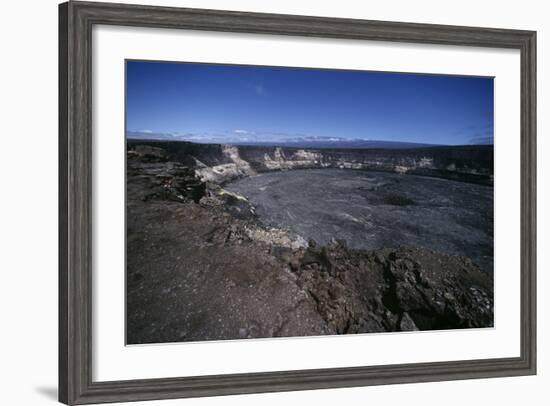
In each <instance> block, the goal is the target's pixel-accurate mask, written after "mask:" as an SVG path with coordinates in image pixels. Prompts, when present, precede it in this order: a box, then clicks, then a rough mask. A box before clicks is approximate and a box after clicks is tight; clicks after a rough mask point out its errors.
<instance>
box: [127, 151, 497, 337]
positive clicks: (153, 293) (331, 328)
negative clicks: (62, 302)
mask: <svg viewBox="0 0 550 406" xmlns="http://www.w3.org/2000/svg"><path fill="white" fill-rule="evenodd" d="M185 162H186V161H185V159H179V160H177V161H170V160H169V154H168V153H167V152H166V151H165V150H163V149H162V148H158V147H153V146H144V147H142V148H138V149H131V150H130V151H129V152H128V161H127V317H128V319H127V341H128V343H129V344H136V343H157V342H174V341H201V340H223V339H239V338H253V337H256V338H257V337H288V336H308V335H325V334H349V333H369V332H390V331H412V330H432V329H454V328H476V327H490V326H492V325H493V288H492V286H493V281H492V276H491V275H487V274H485V273H483V272H481V271H480V270H479V268H478V267H477V266H476V265H475V264H474V263H472V261H470V260H469V259H467V258H464V257H458V256H449V255H444V254H441V253H437V252H433V251H430V250H427V249H423V248H418V247H395V248H386V249H381V250H371V251H366V250H353V249H350V248H348V247H346V245H345V244H344V243H343V242H338V241H336V240H335V241H333V242H332V243H330V244H328V245H326V246H318V245H317V244H316V243H315V242H314V241H309V242H306V241H304V240H303V239H301V238H300V237H299V236H296V235H292V234H291V233H289V232H288V231H286V230H280V229H274V228H268V227H264V226H263V225H262V224H260V223H259V222H258V220H257V218H256V215H255V213H254V208H253V207H252V206H251V205H250V204H249V203H248V201H247V200H246V198H244V197H243V196H239V195H237V194H232V193H229V192H227V191H225V190H224V189H223V188H222V187H220V185H218V184H216V183H214V182H205V181H203V180H201V179H200V178H199V177H198V176H197V174H196V172H195V167H193V166H192V165H191V166H190V165H186V164H185Z"/></svg>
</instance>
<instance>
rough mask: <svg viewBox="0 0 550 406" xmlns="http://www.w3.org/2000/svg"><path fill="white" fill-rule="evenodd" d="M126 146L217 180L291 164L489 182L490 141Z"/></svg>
mask: <svg viewBox="0 0 550 406" xmlns="http://www.w3.org/2000/svg"><path fill="white" fill-rule="evenodd" d="M128 148H129V151H130V152H132V151H134V150H136V149H140V148H141V149H143V148H161V149H162V150H163V151H165V152H164V153H165V154H166V155H167V159H169V160H171V161H178V162H181V163H182V164H186V165H189V166H191V167H194V168H195V170H196V173H197V175H198V176H199V177H200V178H201V179H202V180H203V181H208V182H214V183H219V184H223V183H226V182H229V181H231V180H234V179H238V178H242V177H247V176H251V175H255V174H257V173H262V172H270V171H285V170H293V169H313V168H339V169H365V170H375V171H383V172H394V173H398V174H416V175H423V176H432V177H440V178H447V179H454V180H461V181H467V182H473V183H480V184H489V185H491V184H492V183H493V147H492V146H485V145H475V146H457V147H426V148H410V149H329V148H327V149H304V148H286V147H269V146H242V145H241V146H234V145H231V146H230V145H219V144H194V143H190V142H167V141H141V140H129V141H128Z"/></svg>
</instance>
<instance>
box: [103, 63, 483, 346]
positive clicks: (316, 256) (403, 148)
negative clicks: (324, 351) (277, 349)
mask: <svg viewBox="0 0 550 406" xmlns="http://www.w3.org/2000/svg"><path fill="white" fill-rule="evenodd" d="M125 65H126V66H125V69H126V79H125V80H126V84H125V86H126V87H125V89H126V90H125V97H126V100H125V109H126V113H125V114H126V117H125V121H126V134H125V136H126V343H127V344H128V345H131V344H152V343H169V342H190V341H210V340H241V339H250V338H274V337H303V336H326V335H336V334H364V333H398V332H411V331H422V330H453V329H474V328H476V329H477V328H492V327H493V324H494V317H493V302H494V301H493V299H494V298H493V291H494V289H493V288H494V286H493V280H494V269H493V181H494V178H493V176H494V168H493V161H494V160H493V153H494V78H493V77H479V76H461V75H441V74H428V73H402V72H377V71H362V70H338V69H319V68H308V67H303V68H302V67H278V66H252V65H229V64H208V63H193V62H181V61H178V62H172V61H147V60H126V62H125ZM114 136H116V135H114Z"/></svg>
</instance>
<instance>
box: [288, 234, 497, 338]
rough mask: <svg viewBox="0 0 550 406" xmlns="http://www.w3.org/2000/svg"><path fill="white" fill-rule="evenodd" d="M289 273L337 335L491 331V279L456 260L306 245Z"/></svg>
mask: <svg viewBox="0 0 550 406" xmlns="http://www.w3.org/2000/svg"><path fill="white" fill-rule="evenodd" d="M294 268H295V269H296V266H294ZM295 272H296V274H297V275H298V280H297V283H298V285H300V286H301V287H302V289H304V290H306V291H307V292H308V293H309V294H310V296H311V297H312V298H313V300H314V301H315V303H316V305H317V310H318V311H319V313H320V314H321V316H322V317H323V319H325V320H326V322H327V324H328V325H329V327H331V328H333V329H334V330H336V331H337V332H338V333H350V332H353V333H368V332H372V331H402V330H417V329H420V330H433V329H451V328H475V327H489V326H492V322H493V290H492V278H490V277H489V276H487V275H486V274H485V273H483V272H481V271H480V270H479V268H478V267H477V266H475V265H474V264H473V263H472V262H471V261H470V260H468V259H466V258H463V257H458V256H448V255H442V254H440V253H436V252H433V251H430V250H426V249H420V248H399V249H395V250H394V249H382V250H376V251H364V250H350V249H348V248H346V247H344V246H342V245H340V244H338V243H333V244H331V245H329V246H327V247H322V248H321V249H320V250H317V249H315V248H312V247H309V248H308V249H307V250H306V251H305V252H303V253H302V254H301V259H300V265H299V267H297V269H296V270H295Z"/></svg>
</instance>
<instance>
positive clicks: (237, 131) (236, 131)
mask: <svg viewBox="0 0 550 406" xmlns="http://www.w3.org/2000/svg"><path fill="white" fill-rule="evenodd" d="M233 132H234V133H235V134H248V133H249V131H247V130H233Z"/></svg>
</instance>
